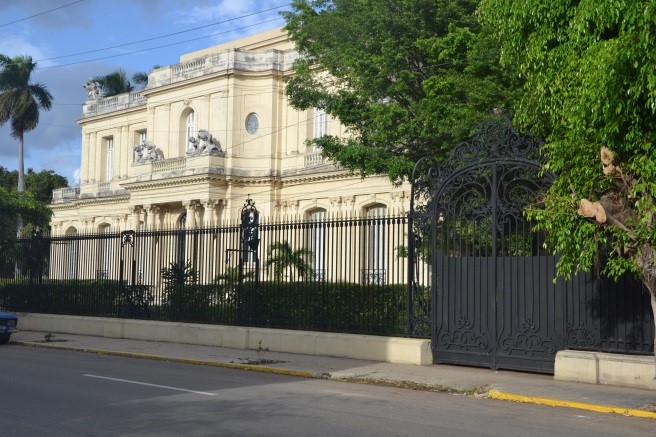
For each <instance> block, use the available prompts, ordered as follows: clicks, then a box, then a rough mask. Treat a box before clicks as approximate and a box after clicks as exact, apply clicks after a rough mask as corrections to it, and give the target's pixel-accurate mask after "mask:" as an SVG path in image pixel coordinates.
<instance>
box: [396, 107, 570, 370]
mask: <svg viewBox="0 0 656 437" xmlns="http://www.w3.org/2000/svg"><path fill="white" fill-rule="evenodd" d="M540 145H541V141H540V140H539V139H537V138H535V137H533V136H531V135H523V134H520V133H518V132H516V131H515V129H514V128H513V127H512V124H511V123H510V122H509V121H508V120H507V119H500V120H494V121H489V122H485V123H483V124H482V125H481V128H480V130H479V132H478V134H477V135H476V136H475V137H474V138H472V139H471V140H470V141H467V142H464V143H461V144H459V145H457V146H456V147H454V149H453V150H452V152H451V154H450V155H449V156H448V157H447V158H446V159H444V160H443V161H442V162H439V163H438V162H437V161H436V160H434V159H423V160H420V161H419V162H418V163H417V165H416V166H415V170H414V173H413V176H412V181H411V182H412V198H411V205H410V213H409V223H410V228H409V246H410V250H409V261H408V270H409V277H408V282H409V284H410V289H409V309H410V315H409V316H410V317H409V319H410V323H409V327H410V332H411V334H417V333H423V334H425V333H426V330H429V331H430V337H431V339H432V348H433V357H434V362H436V363H438V362H443V363H456V364H470V365H480V366H489V367H491V368H494V369H497V368H500V367H504V368H512V369H519V370H535V371H545V372H549V371H551V370H552V369H553V360H554V357H555V353H556V351H557V350H558V349H559V348H560V345H561V344H562V342H563V337H564V334H563V332H562V329H556V328H555V327H554V323H553V319H554V318H555V317H556V315H557V314H560V313H558V312H556V311H555V308H556V307H557V306H558V305H560V302H556V301H555V300H556V299H558V296H556V295H557V293H553V283H552V279H553V275H552V274H550V273H551V272H553V265H554V263H555V260H554V258H553V257H552V256H550V254H548V253H546V252H545V251H544V249H543V242H542V240H543V238H542V237H543V236H542V235H541V234H539V233H537V232H534V231H533V229H532V227H531V224H530V223H529V222H528V221H527V220H526V219H525V216H524V213H523V212H524V209H525V208H526V207H528V206H530V205H532V204H534V203H535V200H536V198H537V197H538V196H539V195H540V193H541V192H542V191H543V190H546V188H548V186H549V184H550V183H551V181H552V179H553V177H552V175H551V174H549V173H548V172H542V171H541V167H542V165H541V162H540V155H539V147H540ZM417 241H420V242H421V243H420V244H414V242H417ZM426 288H430V290H431V302H430V306H429V308H430V317H429V319H428V322H427V321H426V319H427V317H426V316H427V314H426V312H425V310H426V307H427V306H426V305H425V304H424V303H423V302H421V300H420V299H419V298H420V297H421V296H423V292H425V289H426ZM418 310H419V311H418ZM422 310H423V311H424V312H422ZM561 315H562V314H561ZM555 325H558V323H556V324H555ZM413 329H414V330H413Z"/></svg>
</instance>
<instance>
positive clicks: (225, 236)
mask: <svg viewBox="0 0 656 437" xmlns="http://www.w3.org/2000/svg"><path fill="white" fill-rule="evenodd" d="M406 228H407V223H406V218H405V217H368V218H356V219H348V220H341V219H330V220H320V221H310V220H308V221H298V222H290V223H261V224H260V226H259V247H258V249H257V256H255V254H254V253H248V254H246V256H245V258H246V259H244V264H243V269H242V276H243V280H242V281H241V283H240V280H239V257H240V256H241V255H242V253H240V250H241V249H240V227H239V225H237V224H235V225H230V226H222V227H216V228H200V229H178V228H176V229H168V230H144V231H137V232H135V233H125V232H123V233H120V232H116V233H112V232H106V233H101V234H88V235H72V236H47V235H44V236H40V235H35V236H33V237H32V238H27V239H22V240H20V241H19V242H18V243H17V245H16V246H15V247H13V248H12V249H11V250H9V251H7V252H6V253H5V254H3V256H2V257H1V258H0V299H1V300H2V304H0V306H5V307H7V308H8V309H10V310H13V311H26V312H41V313H53V314H70V315H86V316H100V317H130V318H143V319H153V320H168V321H185V322H199V323H214V324H226V325H241V326H256V327H270V328H287V329H304V330H315V331H329V332H344V333H358V334H374V335H406V334H407V290H406V285H405V283H406V282H405V281H406V270H405V265H406V261H405V259H404V258H403V255H404V254H403V249H402V247H403V245H404V244H405V239H406V237H407V232H406ZM258 260H259V264H258V263H257V262H256V261H258Z"/></svg>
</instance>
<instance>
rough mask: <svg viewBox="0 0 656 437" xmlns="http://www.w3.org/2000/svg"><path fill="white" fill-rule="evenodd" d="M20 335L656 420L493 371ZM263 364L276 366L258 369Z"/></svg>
mask: <svg viewBox="0 0 656 437" xmlns="http://www.w3.org/2000/svg"><path fill="white" fill-rule="evenodd" d="M51 340H52V341H50V342H46V341H45V333H44V332H35V331H19V332H17V333H15V334H14V335H13V336H12V337H11V343H12V344H14V345H25V346H37V347H50V348H60V349H67V350H79V351H86V352H94V353H100V354H111V355H122V356H133V357H138V358H146V359H160V360H171V361H181V362H187V363H191V364H203V365H213V366H220V367H232V368H238V369H243V370H250V371H262V372H270V373H279V374H287V375H295V376H301V377H308V378H323V379H330V380H338V381H350V382H360V383H375V384H384V385H395V386H404V387H408V388H415V389H425V390H435V391H445V392H451V393H458V394H467V395H479V396H486V397H488V398H493V399H503V400H508V401H515V402H529V403H535V404H543V405H551V406H560V407H569V408H580V409H583V410H589V411H597V412H607V413H617V414H624V415H628V416H635V417H645V418H651V419H655V420H656V392H654V391H650V390H640V389H634V388H624V387H613V386H605V385H593V384H582V383H575V382H564V381H556V380H554V379H553V377H552V376H550V375H539V374H532V373H524V372H513V371H504V370H500V371H492V370H489V369H481V368H475V367H461V366H449V365H432V366H415V365H404V364H390V363H380V362H373V361H362V360H354V359H348V358H331V357H317V356H310V355H298V354H287V353H279V352H269V351H264V350H262V351H260V353H259V356H258V351H254V350H241V349H228V348H222V347H211V346H197V345H187V344H180V343H165V342H156V341H142V340H129V339H115V338H104V337H92V336H84V335H71V334H55V335H54V337H53V338H52V339H51ZM258 360H262V361H267V363H268V364H258Z"/></svg>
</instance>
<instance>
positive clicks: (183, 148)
mask: <svg viewBox="0 0 656 437" xmlns="http://www.w3.org/2000/svg"><path fill="white" fill-rule="evenodd" d="M298 56H299V55H298V53H297V52H296V51H295V49H294V46H293V44H292V43H291V42H290V41H289V40H288V39H287V37H286V34H285V33H284V32H283V31H282V30H281V29H273V30H270V31H267V32H263V33H260V34H257V35H253V36H250V37H246V38H242V39H239V40H235V41H232V42H229V43H225V44H221V45H217V46H214V47H210V48H208V49H205V50H201V51H197V52H193V53H189V54H185V55H183V56H181V58H180V63H179V64H176V65H171V66H166V67H162V68H158V69H155V70H153V71H151V72H150V73H149V75H148V85H147V86H146V88H144V89H143V90H140V91H137V92H131V93H126V94H121V95H117V96H112V97H103V96H102V93H101V92H100V91H99V89H98V87H97V84H95V83H93V82H92V81H91V80H90V81H89V82H88V83H87V84H86V86H85V89H86V91H87V100H86V102H85V104H84V107H83V116H82V118H81V119H80V120H79V121H78V123H79V124H80V126H81V128H82V158H81V167H80V184H79V188H77V187H75V188H73V187H71V188H64V189H59V190H55V192H54V193H53V201H52V204H51V208H52V211H53V218H52V233H53V235H74V234H81V233H95V232H106V231H110V230H111V231H122V230H129V229H132V230H139V229H158V228H161V229H165V228H172V227H176V226H185V227H187V228H194V227H210V226H217V225H221V224H225V223H229V222H234V221H235V220H237V219H238V218H239V213H240V210H241V208H242V206H243V205H244V202H245V200H246V199H247V198H248V197H250V198H251V199H253V200H254V201H255V204H256V206H257V208H258V209H259V211H260V214H261V218H262V220H264V221H278V220H279V221H283V220H303V219H312V218H314V219H316V218H322V217H349V216H366V215H370V214H376V215H380V214H383V213H385V214H393V213H401V212H403V211H405V210H406V209H407V206H408V202H409V199H408V197H409V188H408V187H407V186H406V185H401V186H394V185H392V184H391V183H390V181H389V180H388V179H387V177H385V176H379V177H367V178H362V177H360V176H358V175H352V174H350V173H349V172H348V171H347V170H344V169H342V168H340V167H339V166H337V165H334V164H333V163H331V162H328V161H326V160H325V159H324V158H322V156H321V153H320V150H314V149H313V148H312V147H310V146H308V145H307V140H309V139H312V138H313V137H317V136H321V135H325V134H330V135H337V136H340V135H342V136H343V135H346V134H347V132H345V131H344V129H343V127H342V126H341V125H340V124H339V123H338V122H337V121H336V120H333V119H331V118H330V117H328V116H327V115H326V114H325V112H323V111H322V110H319V109H314V110H312V109H311V110H307V111H297V110H295V109H293V108H292V107H291V106H290V105H289V103H288V101H287V97H286V95H285V78H286V77H288V75H290V74H292V64H293V62H294V60H295V59H296V58H297V57H298Z"/></svg>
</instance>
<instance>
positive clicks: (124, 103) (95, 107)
mask: <svg viewBox="0 0 656 437" xmlns="http://www.w3.org/2000/svg"><path fill="white" fill-rule="evenodd" d="M145 104H146V98H145V97H144V96H143V95H142V94H141V91H133V92H130V93H123V94H119V95H117V96H112V97H103V98H101V99H99V100H87V102H86V103H85V104H84V106H83V107H82V109H83V116H84V117H91V116H94V115H100V114H106V113H108V112H114V111H120V110H122V109H128V108H133V107H136V106H142V105H145Z"/></svg>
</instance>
